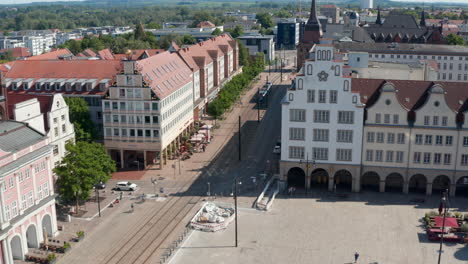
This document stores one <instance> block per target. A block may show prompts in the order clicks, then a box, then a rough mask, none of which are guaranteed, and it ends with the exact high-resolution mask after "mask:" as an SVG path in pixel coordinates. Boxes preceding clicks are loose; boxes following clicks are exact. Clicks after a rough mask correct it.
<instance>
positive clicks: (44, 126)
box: [7, 93, 75, 167]
mask: <svg viewBox="0 0 468 264" xmlns="http://www.w3.org/2000/svg"><path fill="white" fill-rule="evenodd" d="M7 97H8V98H7V99H8V100H7V102H8V108H9V111H8V112H9V113H10V117H9V118H10V120H15V121H19V122H23V123H26V124H28V126H29V127H31V128H33V129H35V130H37V131H38V132H40V133H42V134H45V135H46V136H47V137H48V138H49V143H50V145H51V146H52V154H53V155H52V157H51V161H52V165H53V167H56V166H57V165H58V164H59V163H60V161H61V160H62V159H63V157H65V154H66V150H65V144H67V143H71V142H74V141H75V128H74V126H73V124H72V123H71V122H70V118H69V116H70V115H69V108H68V105H67V103H66V102H65V100H64V98H63V96H62V94H54V95H37V94H14V93H11V94H8V95H7Z"/></svg>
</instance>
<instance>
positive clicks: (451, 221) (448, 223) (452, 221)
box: [434, 216, 459, 227]
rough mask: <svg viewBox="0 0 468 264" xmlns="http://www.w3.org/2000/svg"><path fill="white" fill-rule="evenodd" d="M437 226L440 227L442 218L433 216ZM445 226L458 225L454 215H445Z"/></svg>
mask: <svg viewBox="0 0 468 264" xmlns="http://www.w3.org/2000/svg"><path fill="white" fill-rule="evenodd" d="M434 220H435V222H436V226H437V227H442V223H443V221H444V218H443V217H441V216H436V217H434ZM445 226H446V227H459V225H458V222H457V219H456V218H455V217H446V218H445Z"/></svg>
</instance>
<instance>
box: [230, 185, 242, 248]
mask: <svg viewBox="0 0 468 264" xmlns="http://www.w3.org/2000/svg"><path fill="white" fill-rule="evenodd" d="M238 185H242V182H240V181H239V182H238V181H237V177H236V178H235V179H234V213H235V216H234V217H235V218H234V228H235V243H236V247H237V245H238V244H239V243H238V232H237V192H238V187H237V186H238ZM231 195H232V193H231Z"/></svg>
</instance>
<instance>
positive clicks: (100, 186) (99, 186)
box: [94, 182, 106, 190]
mask: <svg viewBox="0 0 468 264" xmlns="http://www.w3.org/2000/svg"><path fill="white" fill-rule="evenodd" d="M94 188H96V189H98V190H103V189H105V188H106V184H105V183H103V182H100V183H98V184H96V185H94Z"/></svg>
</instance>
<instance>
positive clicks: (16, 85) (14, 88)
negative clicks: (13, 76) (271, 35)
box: [11, 82, 18, 91]
mask: <svg viewBox="0 0 468 264" xmlns="http://www.w3.org/2000/svg"><path fill="white" fill-rule="evenodd" d="M11 89H13V90H15V91H16V90H18V84H17V83H15V82H12V83H11Z"/></svg>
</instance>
